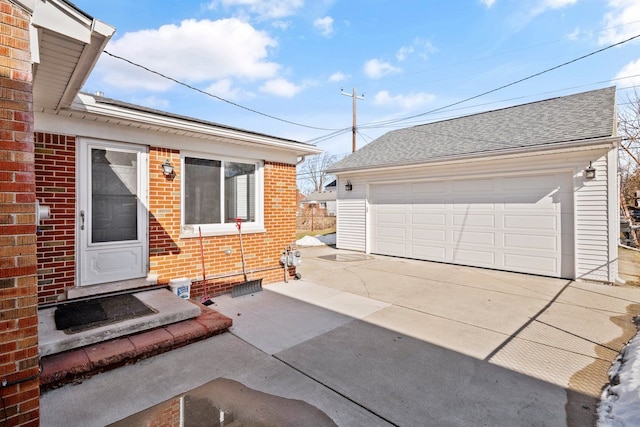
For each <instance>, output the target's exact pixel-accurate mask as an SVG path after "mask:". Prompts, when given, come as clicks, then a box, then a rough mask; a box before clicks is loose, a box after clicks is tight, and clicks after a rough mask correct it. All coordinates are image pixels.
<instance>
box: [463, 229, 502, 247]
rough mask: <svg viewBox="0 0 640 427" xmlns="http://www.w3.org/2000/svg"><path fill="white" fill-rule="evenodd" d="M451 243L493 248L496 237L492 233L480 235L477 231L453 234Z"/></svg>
mask: <svg viewBox="0 0 640 427" xmlns="http://www.w3.org/2000/svg"><path fill="white" fill-rule="evenodd" d="M453 241H454V242H455V243H456V245H461V244H469V245H483V246H489V247H493V246H495V245H496V236H495V234H494V233H480V232H477V231H463V232H457V231H454V232H453Z"/></svg>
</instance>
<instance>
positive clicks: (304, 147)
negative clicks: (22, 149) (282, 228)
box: [69, 94, 323, 155]
mask: <svg viewBox="0 0 640 427" xmlns="http://www.w3.org/2000/svg"><path fill="white" fill-rule="evenodd" d="M69 111H70V112H71V113H72V115H73V112H80V113H88V114H94V115H97V116H101V117H105V118H109V119H118V120H120V121H121V122H124V123H126V122H130V123H132V124H133V123H142V124H146V125H150V126H157V127H161V128H165V129H168V130H169V129H177V130H182V131H185V132H193V133H197V134H200V135H203V137H206V136H210V137H215V138H225V139H231V140H236V141H239V142H242V143H252V144H259V145H266V146H269V147H273V148H278V149H283V150H289V151H294V152H296V153H297V154H298V155H313V154H320V153H322V151H323V150H322V149H320V148H318V147H315V146H313V145H309V144H304V143H300V142H296V141H290V140H285V139H280V138H277V137H270V136H268V135H262V134H254V133H251V132H248V131H247V132H243V131H241V130H237V129H230V128H224V127H217V126H214V125H207V124H204V123H199V122H191V121H188V120H184V119H180V118H174V117H167V116H161V115H157V114H153V113H150V112H145V111H136V110H131V109H127V108H123V107H119V106H115V105H109V104H101V103H96V102H95V99H94V98H93V97H92V96H90V95H86V94H79V95H78V96H77V97H76V99H75V100H74V102H73V104H72V105H71V109H70V110H69Z"/></svg>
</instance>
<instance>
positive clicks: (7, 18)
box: [0, 0, 40, 426]
mask: <svg viewBox="0 0 640 427" xmlns="http://www.w3.org/2000/svg"><path fill="white" fill-rule="evenodd" d="M29 23H30V16H29V15H28V14H27V13H25V12H24V11H22V10H21V9H20V8H18V7H16V6H14V5H13V4H12V3H10V2H9V1H6V0H0V57H2V58H1V59H2V60H1V61H0V379H2V380H6V381H7V383H8V385H7V386H5V387H2V386H0V396H2V401H3V402H2V403H3V406H2V407H0V424H2V425H8V426H37V425H38V424H39V413H40V411H39V394H40V392H39V381H38V311H37V282H36V269H37V266H36V264H37V261H36V225H35V175H34V144H33V111H32V109H33V107H32V105H33V104H32V99H33V97H32V91H33V85H32V75H31V63H30V59H29V58H30V52H29Z"/></svg>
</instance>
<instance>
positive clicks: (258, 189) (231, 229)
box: [180, 152, 266, 238]
mask: <svg viewBox="0 0 640 427" xmlns="http://www.w3.org/2000/svg"><path fill="white" fill-rule="evenodd" d="M187 157H189V158H195V159H205V160H217V161H220V162H221V167H222V173H221V174H220V180H221V182H220V188H221V189H222V191H224V187H225V186H224V163H225V162H236V163H247V164H254V165H255V166H256V172H255V180H256V182H255V200H254V203H255V207H256V208H255V221H252V222H243V223H242V233H243V234H244V233H259V232H265V231H266V230H265V228H264V161H262V160H256V159H246V158H239V157H228V156H222V155H216V154H209V153H197V152H181V153H180V170H182V171H184V170H185V158H187ZM181 178H182V179H181V181H180V237H181V238H192V237H198V236H199V233H200V231H202V235H204V236H215V235H228V234H237V233H238V229H237V228H236V224H235V223H222V224H185V223H184V218H185V206H184V201H185V197H184V192H185V184H186V183H185V179H184V175H183V176H182V177H181ZM220 202H221V212H222V213H224V193H223V194H221V197H220Z"/></svg>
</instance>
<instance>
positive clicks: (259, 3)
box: [209, 0, 304, 20]
mask: <svg viewBox="0 0 640 427" xmlns="http://www.w3.org/2000/svg"><path fill="white" fill-rule="evenodd" d="M219 4H220V5H222V6H224V7H227V8H229V7H237V8H239V9H240V10H241V12H245V13H249V14H252V15H257V16H258V18H259V19H262V20H268V19H281V18H285V17H287V16H291V15H294V14H295V13H296V12H297V11H298V9H300V8H301V7H302V6H304V0H214V1H212V2H211V3H210V4H209V8H210V9H216V8H217V6H218V5H219Z"/></svg>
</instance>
